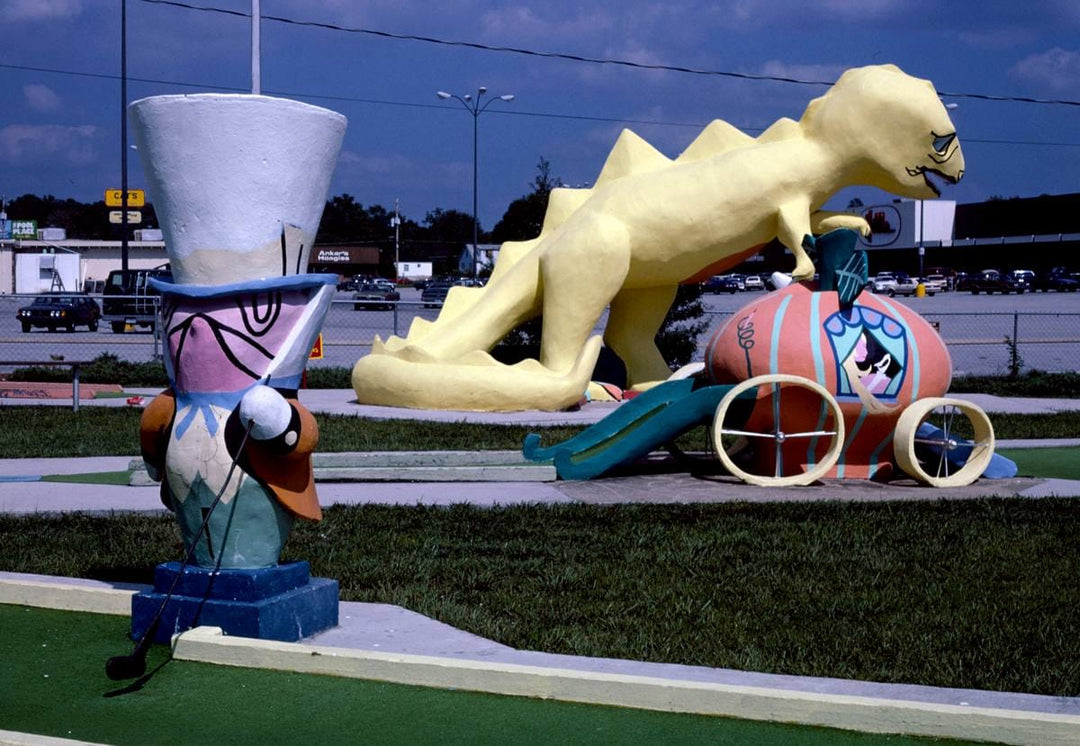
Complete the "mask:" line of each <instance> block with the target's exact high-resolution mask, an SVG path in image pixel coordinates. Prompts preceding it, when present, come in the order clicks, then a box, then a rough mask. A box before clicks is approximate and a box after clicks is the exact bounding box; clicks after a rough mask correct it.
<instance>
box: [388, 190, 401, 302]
mask: <svg viewBox="0 0 1080 746" xmlns="http://www.w3.org/2000/svg"><path fill="white" fill-rule="evenodd" d="M390 225H392V226H394V280H395V281H397V280H400V279H401V270H400V269H399V267H400V266H401V265H400V263H399V262H400V260H401V257H400V254H401V201H400V200H399V199H398V198H397V197H394V217H392V218H390Z"/></svg>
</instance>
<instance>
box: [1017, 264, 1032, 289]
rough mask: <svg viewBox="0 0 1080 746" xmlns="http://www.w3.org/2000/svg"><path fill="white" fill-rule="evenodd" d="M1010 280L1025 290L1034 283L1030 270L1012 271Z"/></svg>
mask: <svg viewBox="0 0 1080 746" xmlns="http://www.w3.org/2000/svg"><path fill="white" fill-rule="evenodd" d="M1012 278H1013V280H1015V281H1016V284H1017V285H1020V286H1022V287H1023V288H1024V289H1025V290H1030V289H1031V285H1032V283H1034V281H1035V273H1034V272H1032V271H1031V270H1030V269H1014V270H1013V271H1012Z"/></svg>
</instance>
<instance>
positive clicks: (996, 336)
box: [0, 294, 1080, 375]
mask: <svg viewBox="0 0 1080 746" xmlns="http://www.w3.org/2000/svg"><path fill="white" fill-rule="evenodd" d="M35 297H36V296H32V295H3V296H0V362H3V363H4V364H3V365H0V373H6V372H9V371H10V370H11V369H12V368H14V367H18V366H17V365H13V364H12V363H16V362H23V361H25V362H40V361H46V360H55V359H60V358H61V357H62V359H65V360H92V359H94V358H96V357H97V356H99V355H101V354H104V353H110V354H113V355H116V356H117V357H118V358H120V359H122V360H127V361H131V362H147V361H152V360H159V359H160V358H161V354H162V350H163V346H162V339H161V337H160V325H159V324H154V325H152V326H149V325H146V326H137V325H136V326H131V325H127V326H123V327H120V328H119V331H114V329H113V328H112V327H111V326H110V325H109V324H106V323H99V324H98V325H96V330H94V331H91V330H90V325H88V324H86V323H84V322H81V321H77V322H76V324H75V327H74V331H67V330H66V329H67V327H66V319H64V320H61V319H59V318H58V320H57V323H56V324H53V325H49V324H46V325H44V326H40V327H38V326H31V328H30V329H29V330H28V331H23V328H24V325H23V323H22V319H20V318H19V317H18V315H17V314H18V312H19V310H20V308H23V307H26V306H29V305H30V304H31V303H32V301H33V300H34V298H35ZM91 297H92V298H93V299H94V300H95V301H96V302H97V304H98V306H99V307H100V305H101V297H100V296H91ZM438 313H439V308H438V307H434V306H425V305H424V304H423V303H417V302H411V301H400V302H397V303H393V304H391V307H390V308H388V309H387V308H384V307H382V306H381V305H379V306H377V307H373V306H367V305H365V304H363V303H357V302H355V301H353V300H351V299H348V298H346V297H345V296H344V294H342V295H340V296H339V298H338V299H335V300H334V302H333V304H332V307H331V310H330V313H329V314H328V315H327V318H326V321H325V323H324V324H323V333H322V355H323V356H322V358H320V359H313V360H312V361H311V363H310V367H324V366H341V367H352V365H353V363H355V362H356V361H357V360H358V359H359V358H360V357H362V356H364V355H366V354H368V353H369V352H370V351H371V345H372V343H373V341H374V339H375V337H376V336H378V337H380V338H382V339H384V340H385V339H386V338H387V337H389V336H390V335H398V336H404V335H406V334H407V333H408V330H409V327H410V325H411V324H412V322H413V319H414V318H423V319H427V320H429V321H430V320H434V319H435V318H436V317H437V316H438ZM730 316H731V313H730V312H708V313H706V315H705V319H706V321H708V324H709V326H708V329H707V331H705V332H704V333H703V334H702V335H701V337H700V338H699V340H698V349H699V356H700V354H701V353H703V352H704V347H705V344H706V343H707V342H708V340H709V338H710V336H711V335H712V333H713V332H714V331H716V330H717V329H719V328H720V326H721V325H722V324H723V323H724V321H726V320H727V319H728V318H729V317H730ZM923 317H924V318H926V320H927V321H929V322H930V323H931V324H933V325H935V326H936V328H937V329H938V331H939V332H940V334H941V336H942V338H943V339H944V340H945V343H946V344H947V345H948V347H949V352H950V354H951V355H952V361H953V369H954V371H955V372H956V373H957V374H969V375H1004V374H1008V373H1011V372H1019V371H1023V370H1031V369H1038V370H1043V371H1048V372H1064V371H1077V370H1080V313H1025V312H1005V313H1000V312H999V313H993V312H991V313H924V314H923ZM605 323H606V316H605V317H604V318H601V319H600V322H599V323H598V325H597V329H596V333H601V332H602V329H603V326H604V324H605ZM50 326H52V329H50Z"/></svg>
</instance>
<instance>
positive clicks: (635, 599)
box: [0, 485, 1080, 696]
mask: <svg viewBox="0 0 1080 746" xmlns="http://www.w3.org/2000/svg"><path fill="white" fill-rule="evenodd" d="M513 489H514V487H513V486H512V485H508V486H507V490H508V491H512V490H513ZM0 536H3V537H4V550H3V552H2V553H0V569H3V570H9V571H14V572H28V573H42V574H47V575H64V576H77V577H91V578H99V579H105V580H122V581H132V582H144V583H145V582H150V580H151V574H152V570H153V567H154V566H155V565H156V564H158V563H159V562H163V561H166V560H169V559H174V558H178V557H180V556H181V553H182V548H181V544H180V539H179V531H178V529H177V528H176V526H175V524H174V522H173V521H172V519H171V518H170V517H168V516H160V517H156V516H140V515H132V514H118V515H115V516H111V517H110V516H93V515H86V514H81V515H76V514H72V515H64V516H59V517H49V516H43V515H27V516H0ZM1077 546H1080V501H1077V500H1073V499H1042V500H1024V499H995V500H963V501H944V500H943V501H929V500H927V501H913V502H885V503H849V502H832V503H829V502H815V503H777V504H768V503H764V504H762V503H757V504H689V505H686V504H683V505H679V504H675V505H615V506H590V505H580V504H563V505H519V506H513V507H503V508H478V507H472V506H465V505H460V506H454V507H450V508H445V507H391V506H376V505H369V506H333V507H330V508H328V509H326V511H325V518H324V520H323V521H322V522H321V523H317V524H315V523H308V522H301V523H299V524H298V525H297V527H296V529H295V530H294V532H293V535H292V537H291V538H290V540H289V543H288V545H287V546H286V551H285V557H284V559H305V560H308V561H310V562H311V565H312V570H313V572H314V573H315V574H316V575H317V576H322V577H332V578H336V579H338V580H339V581H340V583H341V597H342V599H343V600H350V601H368V602H379V603H391V604H397V605H400V606H403V607H405V608H408V609H411V610H413V611H417V612H419V613H422V614H425V615H427V616H429V617H432V618H434V619H438V620H440V621H442V622H445V623H447V624H451V625H453V626H455V627H458V628H460V629H465V630H468V631H470V632H473V633H475V634H478V635H481V636H483V637H486V638H489V639H493V640H496V641H498V642H501V643H504V644H507V645H510V646H512V647H515V648H520V649H528V650H544V651H548V652H558V653H566V654H572V655H590V656H598V657H612V658H629V659H636V660H649V661H662V662H671V663H683V664H690V665H704V666H714V667H725V668H735V669H740V670H750V671H762V672H770V673H784V674H794V675H806V676H832V677H840V678H851V679H861V680H871V681H883V682H897V683H910V684H925V685H931V686H947V687H960V688H973V689H991V690H1000V691H1018V692H1031V693H1039V694H1051V695H1061V696H1078V695H1080V635H1077V634H1076V631H1077V629H1080V616H1078V612H1077V610H1078V609H1080V584H1078V583H1076V582H1075V579H1076V578H1077V577H1080V552H1077V551H1075V548H1076V547H1077Z"/></svg>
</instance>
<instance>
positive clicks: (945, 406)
mask: <svg viewBox="0 0 1080 746" xmlns="http://www.w3.org/2000/svg"><path fill="white" fill-rule="evenodd" d="M961 418H962V419H961ZM964 422H966V423H968V427H965V426H964ZM923 425H925V427H922V428H920V426H923ZM958 426H959V427H958ZM968 428H970V430H969V429H968ZM958 431H959V433H960V434H959V435H958V434H957V433H958ZM969 434H971V435H973V437H972V439H971V440H970V441H969V440H967V436H968V435H969ZM993 455H994V427H993V426H992V425H991V424H990V418H989V417H987V416H986V412H984V411H983V410H982V409H981V408H980V407H979V406H977V405H975V404H972V403H971V402H967V401H964V400H962V399H945V398H938V397H935V398H930V399H921V400H919V401H916V402H914V403H913V404H911V405H910V406H909V407H908V408H907V409H905V410H904V411H903V413H902V414H901V415H900V419H898V420H897V421H896V432H895V434H894V436H893V456H894V457H895V458H896V463H897V465H898V466H899V467H900V468H901V469H903V470H904V471H905V472H906V473H907V474H909V475H911V476H912V477H914V478H915V479H917V480H919V481H920V482H925V483H926V484H929V485H931V486H933V487H963V486H964V485H966V484H971V483H972V482H974V481H975V480H976V479H978V478H979V477H980V476H982V473H983V471H985V470H986V467H987V465H988V464H989V463H990V459H991V458H992V457H993Z"/></svg>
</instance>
